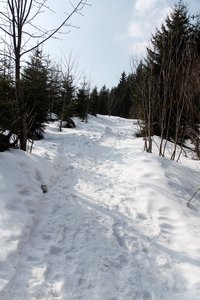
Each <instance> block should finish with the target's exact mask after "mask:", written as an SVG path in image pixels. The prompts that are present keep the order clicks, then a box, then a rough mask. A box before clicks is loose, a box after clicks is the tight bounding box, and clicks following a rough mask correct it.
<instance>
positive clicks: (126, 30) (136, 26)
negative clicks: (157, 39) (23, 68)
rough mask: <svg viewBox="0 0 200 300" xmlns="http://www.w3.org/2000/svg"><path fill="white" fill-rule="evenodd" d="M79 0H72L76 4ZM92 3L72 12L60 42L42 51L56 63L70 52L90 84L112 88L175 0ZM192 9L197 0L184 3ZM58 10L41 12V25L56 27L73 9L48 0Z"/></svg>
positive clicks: (62, 1) (101, 0)
mask: <svg viewBox="0 0 200 300" xmlns="http://www.w3.org/2000/svg"><path fill="white" fill-rule="evenodd" d="M77 1H78V0H72V3H77ZM88 1H89V2H90V4H91V6H86V7H85V8H84V10H83V11H82V13H83V16H81V15H79V14H78V15H74V16H73V17H72V18H71V20H70V23H71V24H73V25H76V26H78V27H80V28H79V29H76V28H71V29H70V32H69V33H68V34H66V35H62V40H55V39H52V40H51V41H49V42H47V43H46V45H45V46H44V51H45V53H49V54H50V57H51V58H52V59H55V60H56V61H57V62H58V63H59V62H60V61H61V59H62V58H63V57H64V56H65V57H68V56H69V55H70V53H72V55H73V57H74V58H75V59H76V60H77V61H78V67H79V70H82V71H83V72H84V74H85V76H86V78H87V80H89V81H90V83H91V86H94V85H97V86H98V88H101V87H102V86H103V85H104V84H105V85H106V86H108V87H112V86H114V85H116V84H117V83H118V80H119V77H120V74H121V73H122V72H123V71H124V70H125V71H126V72H127V73H128V72H130V71H131V66H130V57H131V55H132V56H133V57H135V58H136V59H139V58H140V57H141V56H142V55H144V53H145V47H146V46H147V45H148V43H149V39H150V36H151V34H152V33H153V32H154V31H155V28H156V26H157V27H159V26H160V25H161V23H162V22H163V20H164V19H165V17H166V15H167V14H168V13H169V11H170V8H171V7H172V5H173V4H174V2H175V1H174V0H88ZM187 3H188V8H189V11H190V12H191V13H195V12H197V11H199V10H200V5H199V0H192V1H187ZM48 5H49V7H51V8H52V9H53V10H54V11H55V12H56V13H49V14H47V15H46V14H42V15H41V17H40V18H41V19H40V23H41V25H42V26H43V27H45V28H46V27H48V26H49V28H52V27H56V25H58V24H59V23H60V21H61V20H63V18H64V17H65V15H64V13H63V12H64V11H67V12H69V11H70V9H71V7H70V5H69V2H68V1H67V0H57V1H55V0H48Z"/></svg>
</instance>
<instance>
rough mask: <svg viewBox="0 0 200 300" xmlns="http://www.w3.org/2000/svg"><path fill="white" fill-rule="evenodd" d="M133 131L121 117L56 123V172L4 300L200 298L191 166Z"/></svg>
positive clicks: (52, 139) (50, 139) (51, 134)
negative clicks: (61, 127) (148, 146)
mask: <svg viewBox="0 0 200 300" xmlns="http://www.w3.org/2000/svg"><path fill="white" fill-rule="evenodd" d="M133 134H134V128H133V125H132V121H130V120H126V122H125V121H124V120H123V119H120V118H110V119H109V118H105V117H99V119H98V121H97V120H95V118H91V120H90V121H89V123H88V124H81V123H79V128H77V129H76V130H74V131H73V130H65V131H64V132H63V133H59V132H57V129H56V128H55V125H51V126H50V127H49V129H48V133H47V137H46V143H49V145H50V144H51V147H52V149H54V151H55V153H56V154H55V155H54V158H53V159H52V158H51V157H50V154H49V153H48V152H44V156H45V157H46V159H49V160H51V159H52V163H53V164H54V169H55V170H56V176H54V177H53V178H51V180H50V181H49V182H48V186H49V191H48V193H46V194H44V195H43V196H42V197H41V200H40V204H39V209H38V211H37V212H36V213H35V216H34V219H33V224H32V227H31V230H30V231H29V233H28V234H27V236H26V238H24V241H23V244H22V246H21V247H19V248H18V250H17V255H16V258H15V264H16V266H15V272H14V273H13V274H12V276H11V277H10V279H9V281H8V283H7V285H6V286H5V287H4V289H3V291H2V294H0V295H1V297H3V298H1V299H3V300H4V299H7V298H8V299H9V298H11V297H13V298H14V296H16V297H17V295H20V293H21V296H23V297H22V298H25V299H27V300H28V299H34V298H36V299H45V298H46V299H58V300H88V299H90V300H151V299H152V300H153V299H155V300H159V299H162V300H167V299H173V300H191V299H192V300H199V299H200V243H199V242H200V218H199V213H198V212H197V210H196V211H191V210H190V209H188V208H187V207H186V201H185V200H184V199H183V195H184V193H185V192H186V191H185V190H184V180H185V186H186V188H187V187H188V186H189V184H190V182H189V179H188V178H186V177H187V175H189V172H191V169H189V168H188V167H184V166H180V167H179V169H177V167H176V165H177V164H176V163H175V162H171V161H168V160H167V159H161V158H159V157H156V156H154V155H149V154H146V153H144V152H142V142H141V140H140V139H136V138H135V137H134V135H133ZM41 143H42V142H41ZM176 172H177V173H176ZM173 176H175V178H176V179H174V177H173ZM184 176H185V179H184V178H183V177H184ZM192 180H193V178H191V181H192ZM181 181H183V182H181ZM197 181H198V180H197ZM180 183H181V184H182V185H181V186H180ZM8 296H9V297H8Z"/></svg>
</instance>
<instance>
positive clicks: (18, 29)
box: [0, 0, 87, 151]
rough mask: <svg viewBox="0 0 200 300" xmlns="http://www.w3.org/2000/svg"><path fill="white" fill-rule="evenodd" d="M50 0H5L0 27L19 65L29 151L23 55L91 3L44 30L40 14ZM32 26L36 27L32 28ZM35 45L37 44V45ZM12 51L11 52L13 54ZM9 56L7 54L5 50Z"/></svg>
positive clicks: (22, 134)
mask: <svg viewBox="0 0 200 300" xmlns="http://www.w3.org/2000/svg"><path fill="white" fill-rule="evenodd" d="M47 2H48V1H47V0H40V1H38V0H2V1H1V5H2V6H3V9H2V10H1V12H0V30H1V31H2V32H3V33H4V36H5V37H4V38H2V40H3V43H4V45H6V46H7V47H8V49H9V50H10V52H9V54H8V56H9V58H12V59H13V61H14V64H15V87H16V89H15V90H16V95H15V97H16V103H17V106H18V112H19V117H18V118H19V140H20V148H21V149H22V150H24V151H26V144H27V137H28V130H29V124H28V123H29V122H28V119H29V117H30V115H29V112H27V109H26V104H25V101H24V99H23V94H22V89H21V84H20V69H21V60H22V57H23V56H24V55H25V54H27V53H28V52H30V51H32V50H34V49H35V48H37V47H38V46H40V45H42V44H43V43H45V42H46V41H47V40H49V39H50V38H52V37H55V36H56V35H57V34H59V33H60V30H61V28H63V27H65V26H71V25H70V24H68V21H69V20H70V19H71V17H72V16H73V15H74V14H81V11H82V9H83V8H84V6H85V5H87V0H81V1H78V2H77V3H76V5H72V3H71V2H70V3H71V12H70V13H66V18H65V19H64V20H63V21H62V22H61V23H60V25H59V26H58V27H57V28H55V29H52V30H45V29H40V28H39V27H38V26H37V25H36V19H37V17H38V16H39V15H40V14H41V13H43V12H44V11H46V10H48V9H49V8H48V6H47ZM31 28H32V30H31ZM33 44H34V45H33ZM10 53H11V54H10ZM4 55H5V53H4Z"/></svg>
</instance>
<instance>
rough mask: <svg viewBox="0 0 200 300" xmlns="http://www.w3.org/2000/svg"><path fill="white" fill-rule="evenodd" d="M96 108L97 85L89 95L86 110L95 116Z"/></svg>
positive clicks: (97, 102)
mask: <svg viewBox="0 0 200 300" xmlns="http://www.w3.org/2000/svg"><path fill="white" fill-rule="evenodd" d="M98 109H99V94H98V90H97V87H94V89H93V90H92V92H91V93H90V97H89V105H88V112H89V113H90V114H91V115H93V116H95V117H96V115H97V113H98Z"/></svg>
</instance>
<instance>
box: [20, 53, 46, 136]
mask: <svg viewBox="0 0 200 300" xmlns="http://www.w3.org/2000/svg"><path fill="white" fill-rule="evenodd" d="M22 86H23V94H24V96H23V97H24V99H25V100H24V101H25V104H26V110H27V119H28V120H27V122H29V126H28V127H29V131H28V137H29V138H31V139H36V138H39V137H40V136H42V131H43V129H44V123H45V122H46V121H47V111H48V107H49V102H48V101H49V98H48V69H47V67H46V65H45V61H44V57H43V54H42V51H41V50H39V49H36V50H34V52H33V54H32V56H31V59H30V62H28V63H27V66H26V67H25V68H24V70H23V73H22Z"/></svg>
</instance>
